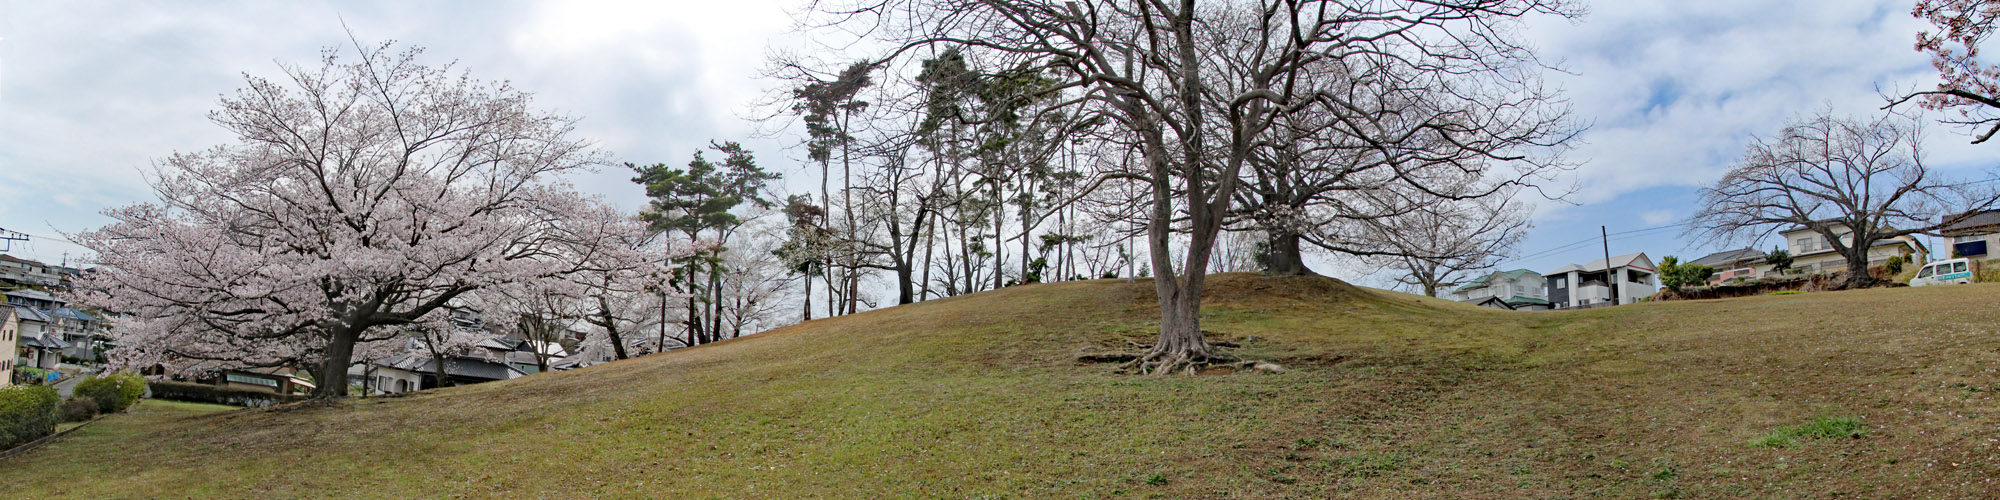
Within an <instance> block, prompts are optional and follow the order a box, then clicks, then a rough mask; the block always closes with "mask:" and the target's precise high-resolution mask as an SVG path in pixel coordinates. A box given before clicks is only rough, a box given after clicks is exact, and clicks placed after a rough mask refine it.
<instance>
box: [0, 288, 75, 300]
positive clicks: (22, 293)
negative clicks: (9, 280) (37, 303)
mask: <svg viewBox="0 0 2000 500" xmlns="http://www.w3.org/2000/svg"><path fill="white" fill-rule="evenodd" d="M6 295H7V296H8V297H20V298H24V299H33V300H46V301H49V302H68V301H65V300H63V299H58V298H56V296H55V295H54V294H51V293H49V292H44V291H41V290H29V289H22V290H15V291H11V292H7V293H6Z"/></svg>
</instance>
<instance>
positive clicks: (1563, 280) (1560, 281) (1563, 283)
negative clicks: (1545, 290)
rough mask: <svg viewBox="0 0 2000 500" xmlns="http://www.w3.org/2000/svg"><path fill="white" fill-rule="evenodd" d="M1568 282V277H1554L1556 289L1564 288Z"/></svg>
mask: <svg viewBox="0 0 2000 500" xmlns="http://www.w3.org/2000/svg"><path fill="white" fill-rule="evenodd" d="M1568 282H1569V278H1556V289H1557V290H1561V289H1564V288H1568V287H1569V283H1568Z"/></svg>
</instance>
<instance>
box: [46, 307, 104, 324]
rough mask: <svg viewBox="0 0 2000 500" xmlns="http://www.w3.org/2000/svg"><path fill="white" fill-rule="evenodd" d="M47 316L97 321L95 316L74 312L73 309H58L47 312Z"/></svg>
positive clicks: (74, 309)
mask: <svg viewBox="0 0 2000 500" xmlns="http://www.w3.org/2000/svg"><path fill="white" fill-rule="evenodd" d="M49 316H54V317H58V318H69V319H74V320H80V321H97V317H96V316H91V315H90V313H86V312H83V311H78V310H76V308H73V307H58V308H56V310H54V311H49Z"/></svg>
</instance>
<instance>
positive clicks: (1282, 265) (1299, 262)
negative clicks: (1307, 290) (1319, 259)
mask: <svg viewBox="0 0 2000 500" xmlns="http://www.w3.org/2000/svg"><path fill="white" fill-rule="evenodd" d="M1299 239H1300V237H1299V235H1296V234H1290V233H1284V232H1271V233H1270V237H1269V239H1268V240H1267V241H1266V242H1265V247H1264V254H1263V255H1260V256H1258V258H1259V260H1262V261H1263V262H1261V264H1263V266H1264V274H1270V275H1276V276H1316V275H1315V274H1313V272H1312V269H1309V268H1307V267H1306V261H1305V256H1304V255H1303V254H1302V253H1301V252H1300V251H1299Z"/></svg>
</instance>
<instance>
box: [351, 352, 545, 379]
mask: <svg viewBox="0 0 2000 500" xmlns="http://www.w3.org/2000/svg"><path fill="white" fill-rule="evenodd" d="M376 364H378V365H381V366H387V367H390V368H396V369H401V370H408V371H413V372H417V373H437V361H436V360H433V359H431V357H430V356H426V355H424V354H421V353H416V352H406V353H402V354H398V355H395V356H392V357H390V358H389V359H386V360H383V361H379V362H377V363H376ZM444 373H445V375H450V376H453V377H465V378H477V379H486V380H506V379H508V378H512V377H514V376H520V375H527V373H523V372H522V371H521V370H517V369H514V367H511V366H507V365H506V364H504V363H495V362H492V361H487V360H483V359H479V358H471V357H465V356H446V357H445V362H444Z"/></svg>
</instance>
